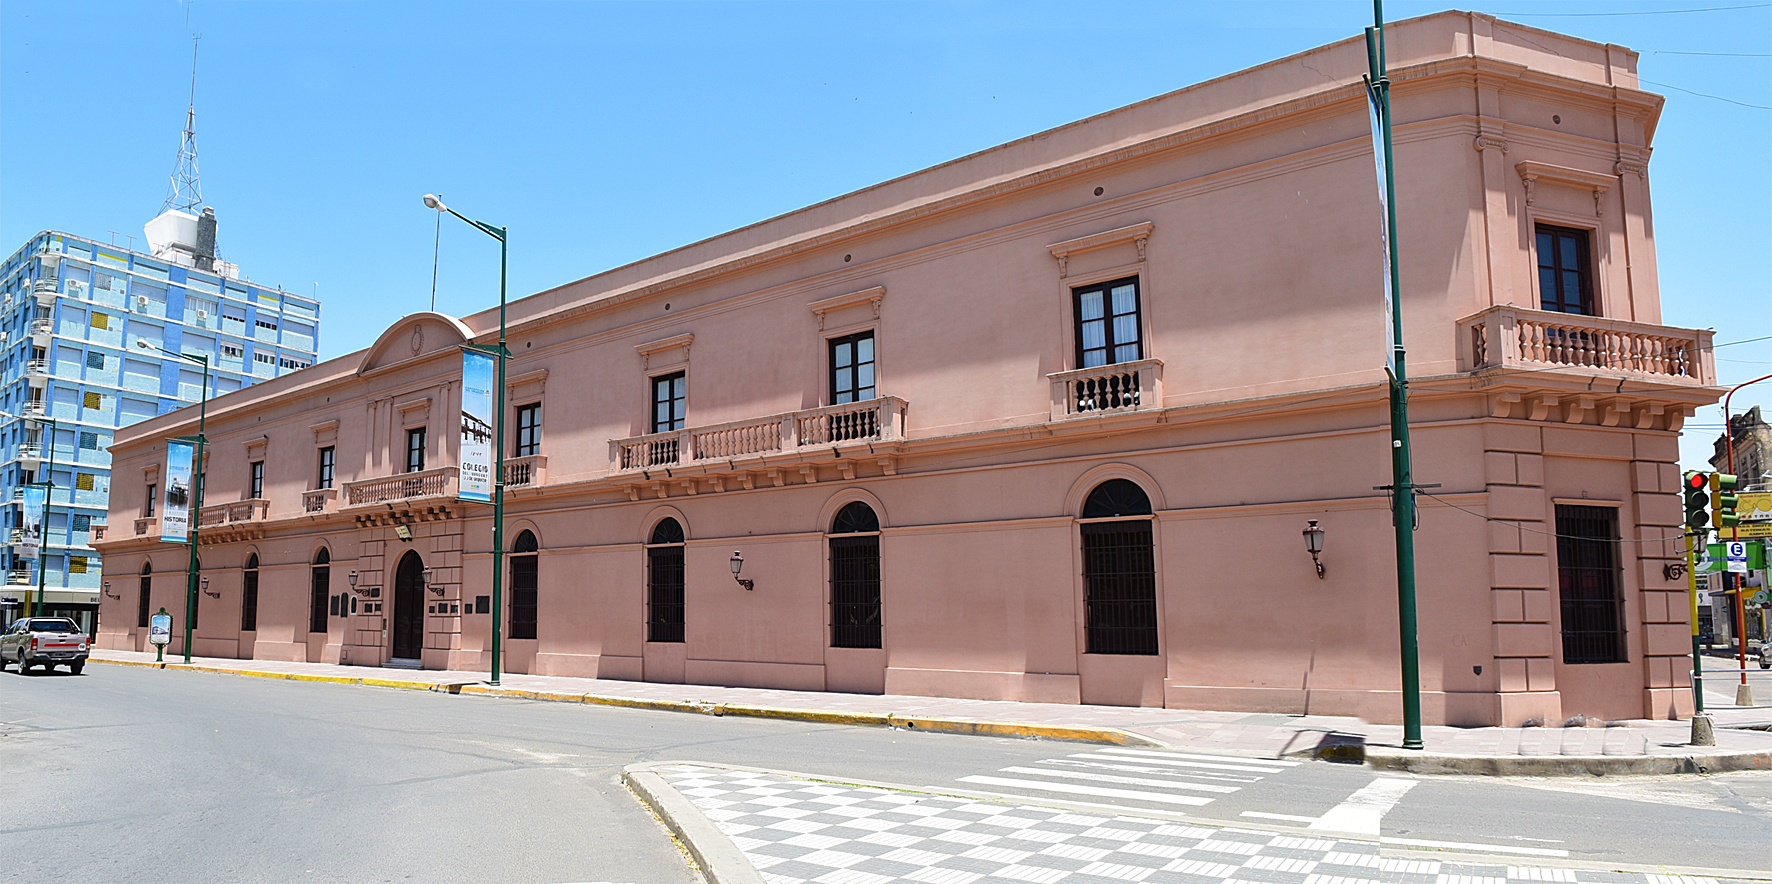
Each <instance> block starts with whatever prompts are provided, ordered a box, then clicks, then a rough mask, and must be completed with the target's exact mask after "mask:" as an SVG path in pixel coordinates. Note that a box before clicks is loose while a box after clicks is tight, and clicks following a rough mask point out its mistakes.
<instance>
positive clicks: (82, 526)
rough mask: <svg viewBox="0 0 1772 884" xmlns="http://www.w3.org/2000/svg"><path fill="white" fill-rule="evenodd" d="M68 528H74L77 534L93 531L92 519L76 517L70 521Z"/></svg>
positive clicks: (84, 516)
mask: <svg viewBox="0 0 1772 884" xmlns="http://www.w3.org/2000/svg"><path fill="white" fill-rule="evenodd" d="M68 527H70V528H72V529H73V530H74V531H75V532H82V531H91V530H92V517H91V516H88V515H76V516H74V517H73V518H72V519H70V520H69V525H68Z"/></svg>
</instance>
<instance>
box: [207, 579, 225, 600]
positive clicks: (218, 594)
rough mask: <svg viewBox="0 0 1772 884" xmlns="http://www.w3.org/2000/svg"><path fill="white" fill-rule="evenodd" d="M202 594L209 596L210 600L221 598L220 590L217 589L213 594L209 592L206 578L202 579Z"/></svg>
mask: <svg viewBox="0 0 1772 884" xmlns="http://www.w3.org/2000/svg"><path fill="white" fill-rule="evenodd" d="M203 594H204V595H206V596H209V597H210V598H212V599H219V598H221V590H219V589H218V590H216V591H215V592H210V591H209V578H208V577H205V578H203Z"/></svg>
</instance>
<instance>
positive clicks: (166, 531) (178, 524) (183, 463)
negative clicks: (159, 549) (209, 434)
mask: <svg viewBox="0 0 1772 884" xmlns="http://www.w3.org/2000/svg"><path fill="white" fill-rule="evenodd" d="M195 450H196V446H194V445H192V444H191V443H189V442H179V441H177V440H170V441H168V442H167V443H166V492H165V494H166V499H165V500H163V501H161V503H162V504H163V505H162V506H161V508H160V539H161V540H163V541H166V542H167V543H184V542H185V538H186V537H188V536H189V535H190V531H191V497H192V494H193V493H194V492H192V491H191V455H192V454H193V453H194V452H195Z"/></svg>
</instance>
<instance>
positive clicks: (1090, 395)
mask: <svg viewBox="0 0 1772 884" xmlns="http://www.w3.org/2000/svg"><path fill="white" fill-rule="evenodd" d="M1046 378H1047V380H1049V381H1050V382H1051V384H1052V419H1053V420H1055V421H1057V420H1065V419H1067V418H1076V417H1092V416H1099V415H1104V414H1117V413H1121V412H1128V411H1146V410H1150V409H1154V408H1161V407H1163V362H1162V360H1158V359H1140V360H1138V361H1137V362H1116V363H1114V364H1113V365H1102V366H1097V367H1095V368H1079V369H1074V370H1071V371H1060V372H1055V373H1053V374H1049V375H1047V376H1046Z"/></svg>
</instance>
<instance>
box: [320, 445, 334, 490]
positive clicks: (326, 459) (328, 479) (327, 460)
mask: <svg viewBox="0 0 1772 884" xmlns="http://www.w3.org/2000/svg"><path fill="white" fill-rule="evenodd" d="M336 457H337V455H336V453H335V452H334V450H333V447H332V446H330V445H328V446H326V447H325V448H322V449H320V484H319V486H318V487H320V488H331V487H332V474H333V468H334V467H335V466H336V465H337V462H336V460H335V458H336Z"/></svg>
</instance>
